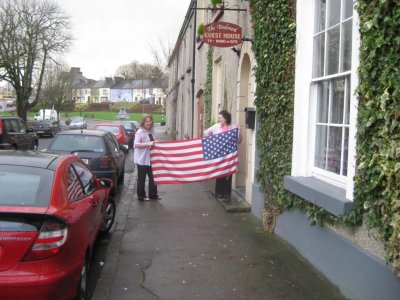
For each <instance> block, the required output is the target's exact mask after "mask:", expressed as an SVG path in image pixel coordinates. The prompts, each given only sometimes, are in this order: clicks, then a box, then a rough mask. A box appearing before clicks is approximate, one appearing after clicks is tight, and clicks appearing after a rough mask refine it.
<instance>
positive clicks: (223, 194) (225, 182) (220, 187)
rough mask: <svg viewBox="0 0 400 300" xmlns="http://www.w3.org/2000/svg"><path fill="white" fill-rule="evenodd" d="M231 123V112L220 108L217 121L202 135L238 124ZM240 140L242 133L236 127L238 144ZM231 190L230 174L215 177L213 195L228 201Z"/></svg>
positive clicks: (229, 128)
mask: <svg viewBox="0 0 400 300" xmlns="http://www.w3.org/2000/svg"><path fill="white" fill-rule="evenodd" d="M231 123H232V116H231V114H230V113H229V112H228V111H226V110H221V111H220V112H219V114H218V123H217V124H215V125H213V126H211V127H210V128H208V129H207V130H205V131H204V135H205V136H210V135H214V134H218V133H223V132H226V131H228V130H232V129H235V128H238V126H236V125H232V124H231ZM241 142H242V135H241V133H240V130H239V128H238V144H240V143H241ZM231 191H232V175H229V176H226V177H221V178H218V179H216V181H215V196H216V197H217V198H223V199H224V200H226V201H230V199H231Z"/></svg>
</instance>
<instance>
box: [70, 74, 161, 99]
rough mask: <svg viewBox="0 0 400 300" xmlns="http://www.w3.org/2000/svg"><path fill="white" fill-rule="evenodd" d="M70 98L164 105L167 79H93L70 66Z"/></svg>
mask: <svg viewBox="0 0 400 300" xmlns="http://www.w3.org/2000/svg"><path fill="white" fill-rule="evenodd" d="M70 73H71V78H72V82H73V84H72V88H73V90H72V100H74V101H76V102H77V103H89V102H94V103H101V102H139V101H143V100H144V101H146V102H149V103H152V104H158V105H164V103H165V98H166V90H167V87H168V81H167V80H149V79H144V80H124V79H123V78H122V77H114V78H111V77H106V78H105V79H104V80H98V81H94V80H92V79H87V78H86V77H84V76H83V75H82V72H80V69H79V68H71V71H70Z"/></svg>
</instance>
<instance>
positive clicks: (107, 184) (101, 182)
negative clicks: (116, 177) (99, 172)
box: [97, 178, 114, 189]
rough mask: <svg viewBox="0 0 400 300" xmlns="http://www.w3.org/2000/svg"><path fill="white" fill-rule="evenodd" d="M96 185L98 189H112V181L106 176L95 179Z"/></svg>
mask: <svg viewBox="0 0 400 300" xmlns="http://www.w3.org/2000/svg"><path fill="white" fill-rule="evenodd" d="M97 187H98V188H100V189H112V188H113V187H114V181H112V180H111V179H108V178H102V179H97Z"/></svg>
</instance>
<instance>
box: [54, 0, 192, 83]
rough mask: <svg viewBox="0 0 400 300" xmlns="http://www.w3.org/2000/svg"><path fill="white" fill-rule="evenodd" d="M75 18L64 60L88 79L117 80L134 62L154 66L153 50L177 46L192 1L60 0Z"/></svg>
mask: <svg viewBox="0 0 400 300" xmlns="http://www.w3.org/2000/svg"><path fill="white" fill-rule="evenodd" d="M57 2H58V3H60V5H61V7H63V9H64V11H65V13H66V14H67V15H69V16H70V17H71V23H72V32H73V35H74V38H75V40H74V42H73V45H72V48H71V50H70V51H69V53H68V54H67V55H66V57H65V59H66V62H67V64H68V65H69V66H70V67H80V68H81V72H82V73H83V75H84V76H85V77H88V78H91V79H95V80H98V79H101V78H103V77H105V76H113V75H114V74H115V71H116V69H117V68H118V67H119V66H121V65H124V64H128V63H130V62H132V61H134V60H137V61H139V62H142V63H153V61H154V60H153V56H152V54H151V51H150V48H151V47H156V48H159V47H160V42H159V39H161V40H162V42H163V43H164V44H168V43H169V44H172V45H175V42H176V39H177V38H178V34H179V31H180V29H181V26H182V24H183V21H184V19H185V15H186V12H187V9H188V7H189V4H190V0H141V1H140V0H57Z"/></svg>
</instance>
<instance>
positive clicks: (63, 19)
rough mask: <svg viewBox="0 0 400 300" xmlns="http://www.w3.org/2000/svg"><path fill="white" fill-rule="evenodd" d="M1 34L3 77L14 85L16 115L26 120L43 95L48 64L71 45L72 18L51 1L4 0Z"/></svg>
mask: <svg viewBox="0 0 400 300" xmlns="http://www.w3.org/2000/svg"><path fill="white" fill-rule="evenodd" d="M0 36H1V38H0V80H4V81H7V82H9V83H10V84H11V85H12V86H13V87H14V89H15V93H16V98H17V101H16V104H17V114H18V116H20V117H21V118H22V119H24V120H26V117H27V112H28V110H29V109H30V108H31V107H33V106H35V105H36V103H37V102H38V100H39V97H40V95H41V90H42V83H43V77H44V73H45V67H46V63H47V62H48V61H49V60H52V59H53V57H52V56H53V55H54V54H60V53H63V52H64V51H66V50H67V49H68V47H69V46H70V43H71V41H72V36H71V33H70V24H69V17H68V16H66V15H65V14H64V13H63V11H62V10H61V8H60V7H59V6H58V5H57V4H56V3H53V2H51V1H50V0H3V1H0Z"/></svg>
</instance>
